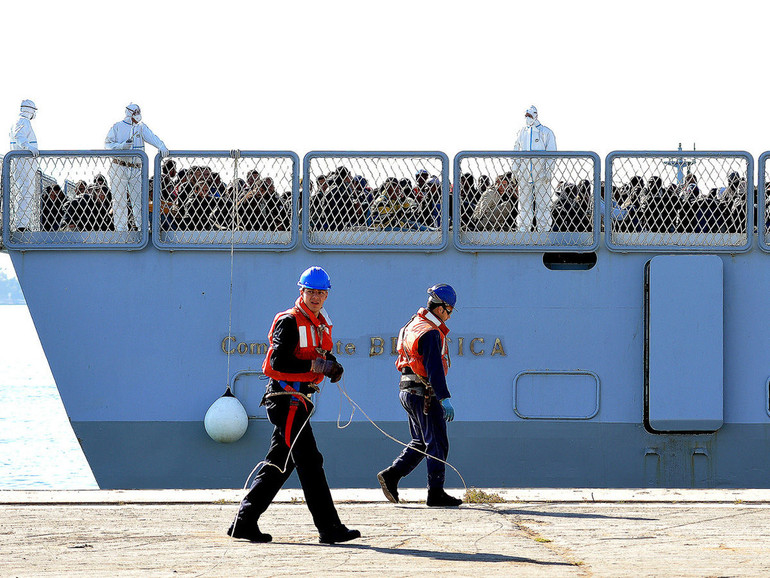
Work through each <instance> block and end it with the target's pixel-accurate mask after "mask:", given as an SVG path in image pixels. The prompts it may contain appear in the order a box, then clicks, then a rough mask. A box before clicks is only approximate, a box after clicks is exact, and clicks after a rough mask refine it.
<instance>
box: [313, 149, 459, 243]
mask: <svg viewBox="0 0 770 578" xmlns="http://www.w3.org/2000/svg"><path fill="white" fill-rule="evenodd" d="M332 159H336V160H337V163H342V165H345V164H349V165H354V166H355V167H357V168H358V169H360V168H361V165H360V164H358V165H356V164H355V163H363V165H364V167H365V168H367V170H368V169H370V168H371V165H374V166H375V167H377V164H378V163H380V165H381V166H379V167H377V173H376V174H377V176H378V177H379V178H383V177H384V178H385V181H387V180H388V179H397V180H398V179H399V178H404V179H410V180H411V179H412V178H413V176H414V171H415V169H416V168H417V167H420V168H421V169H423V168H424V167H425V166H430V167H431V168H433V167H434V166H439V165H440V168H439V169H438V172H440V183H439V186H440V197H439V199H440V200H439V205H440V206H439V207H436V208H437V209H440V213H438V214H437V215H436V219H437V221H438V225H437V226H425V224H424V223H421V222H414V224H406V225H404V226H401V225H399V226H391V225H390V224H388V225H386V226H380V225H378V224H377V223H375V222H370V219H369V217H368V216H367V217H365V221H364V223H363V224H362V225H358V226H339V227H335V228H334V230H326V229H324V226H323V224H322V223H319V222H316V221H315V219H314V218H313V216H311V212H313V211H312V210H310V208H311V203H312V202H314V200H315V199H312V200H311V184H310V183H311V182H312V181H313V177H314V176H317V175H316V174H315V172H314V168H315V165H316V164H318V163H320V162H321V161H325V162H331V160H332ZM367 163H369V164H367ZM394 167H395V168H394ZM345 168H347V169H348V170H350V167H348V166H345ZM425 170H427V169H425ZM361 172H364V171H361ZM396 175H397V176H396ZM357 176H364V175H357ZM438 176H439V175H436V177H438ZM366 178H370V177H369V176H366ZM385 181H383V182H382V183H377V182H374V183H372V184H374V185H377V187H376V188H377V189H379V188H381V187H382V186H383V185H384V182H385ZM303 183H304V186H303V190H302V207H303V210H302V243H303V245H304V247H305V248H306V249H308V250H311V251H334V250H337V251H372V250H376V251H420V252H438V251H442V250H443V249H445V248H446V246H447V245H448V238H449V225H448V216H449V211H448V198H449V159H448V157H447V156H446V154H444V153H442V152H439V151H311V152H309V153H307V154H306V155H305V157H304V161H303ZM373 192H374V191H372V194H373ZM374 201H375V199H372V203H371V204H370V205H369V207H371V206H372V205H373V204H374ZM305 208H308V210H304V209H305Z"/></svg>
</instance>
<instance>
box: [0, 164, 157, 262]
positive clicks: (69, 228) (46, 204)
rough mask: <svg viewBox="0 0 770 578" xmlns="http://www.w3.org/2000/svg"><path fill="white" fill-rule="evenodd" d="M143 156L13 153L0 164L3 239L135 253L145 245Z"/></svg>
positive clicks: (26, 245) (18, 244) (23, 245)
mask: <svg viewBox="0 0 770 578" xmlns="http://www.w3.org/2000/svg"><path fill="white" fill-rule="evenodd" d="M148 165H149V161H148V159H147V155H145V154H144V152H142V151H106V150H86V151H60V150H50V151H40V155H39V156H38V157H33V156H32V154H31V153H30V152H29V151H11V152H9V153H7V154H6V155H5V157H4V159H3V173H2V190H3V220H2V225H3V233H2V234H3V239H4V243H5V245H6V246H7V247H9V248H13V249H20V250H34V249H46V250H48V249H71V248H89V247H90V248H100V249H109V248H114V249H138V248H141V247H144V246H145V245H146V244H147V242H148V239H149V233H148V227H147V223H148V218H149V213H148V203H147V199H148V198H149V197H148Z"/></svg>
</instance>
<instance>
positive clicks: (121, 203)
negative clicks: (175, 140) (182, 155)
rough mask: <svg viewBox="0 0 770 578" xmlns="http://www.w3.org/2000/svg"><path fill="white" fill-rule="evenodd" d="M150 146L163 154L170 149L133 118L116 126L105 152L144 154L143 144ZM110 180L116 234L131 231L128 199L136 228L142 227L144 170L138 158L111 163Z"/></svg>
mask: <svg viewBox="0 0 770 578" xmlns="http://www.w3.org/2000/svg"><path fill="white" fill-rule="evenodd" d="M145 142H147V143H150V144H151V145H152V146H154V147H156V148H157V149H158V150H160V151H161V152H162V153H167V152H168V149H167V148H166V145H165V144H163V141H162V140H160V139H159V138H158V137H157V136H155V133H153V132H152V131H151V130H150V129H149V127H148V126H147V125H146V124H144V123H143V122H140V123H138V124H134V123H133V122H132V120H131V116H126V118H124V119H123V120H122V121H120V122H116V123H115V124H114V125H113V126H112V128H111V129H110V131H109V132H108V133H107V138H105V139H104V148H106V149H108V150H141V151H143V150H144V143H145ZM107 172H108V176H109V178H110V190H111V191H112V218H113V220H114V222H115V230H116V231H128V199H131V211H132V213H133V216H134V224H135V225H136V227H137V228H139V229H141V226H142V167H141V165H140V163H139V159H138V158H134V157H119V158H115V159H113V160H112V164H111V165H110V168H109V170H108V171H107Z"/></svg>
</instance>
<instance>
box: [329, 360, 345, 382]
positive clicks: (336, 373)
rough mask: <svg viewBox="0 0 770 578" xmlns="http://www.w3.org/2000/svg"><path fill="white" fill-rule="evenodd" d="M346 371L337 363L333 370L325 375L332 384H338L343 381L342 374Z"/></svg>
mask: <svg viewBox="0 0 770 578" xmlns="http://www.w3.org/2000/svg"><path fill="white" fill-rule="evenodd" d="M344 371H345V370H344V369H342V366H341V365H340V364H339V363H337V362H336V361H335V362H334V366H333V367H332V370H331V371H330V372H329V373H325V374H324V375H326V376H327V377H328V378H329V381H331V382H332V383H337V382H338V381H339V380H340V379H342V374H343V373H344Z"/></svg>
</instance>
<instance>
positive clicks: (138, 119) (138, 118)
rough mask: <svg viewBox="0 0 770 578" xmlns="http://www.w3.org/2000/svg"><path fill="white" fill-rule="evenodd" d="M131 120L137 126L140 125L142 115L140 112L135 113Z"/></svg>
mask: <svg viewBox="0 0 770 578" xmlns="http://www.w3.org/2000/svg"><path fill="white" fill-rule="evenodd" d="M131 120H133V121H134V123H135V124H139V123H140V122H142V115H141V114H140V113H138V112H137V113H134V114H133V115H132V116H131Z"/></svg>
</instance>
